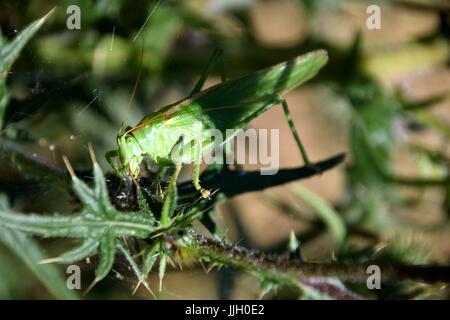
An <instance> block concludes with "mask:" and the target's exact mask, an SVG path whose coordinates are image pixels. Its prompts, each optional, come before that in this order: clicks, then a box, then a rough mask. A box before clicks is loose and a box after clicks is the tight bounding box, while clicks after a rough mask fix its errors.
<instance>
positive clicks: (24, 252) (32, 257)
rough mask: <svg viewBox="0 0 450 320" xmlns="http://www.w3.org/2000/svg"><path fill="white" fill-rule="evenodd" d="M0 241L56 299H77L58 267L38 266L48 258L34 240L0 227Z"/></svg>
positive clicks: (18, 232) (15, 231)
mask: <svg viewBox="0 0 450 320" xmlns="http://www.w3.org/2000/svg"><path fill="white" fill-rule="evenodd" d="M0 241H1V242H2V243H3V244H4V245H6V246H7V247H8V248H9V249H10V250H11V252H13V253H14V254H15V255H16V256H18V257H19V258H20V259H21V260H22V261H23V262H24V263H25V264H26V265H27V267H28V268H29V269H30V270H31V271H32V272H33V274H34V275H35V276H36V277H37V278H38V279H39V280H40V281H41V282H42V283H43V284H44V285H45V287H46V288H47V289H48V290H49V291H50V292H51V293H52V294H53V295H54V296H55V297H56V298H58V299H77V295H76V294H75V293H74V292H73V291H71V290H69V289H68V288H67V286H66V281H65V280H64V278H63V277H62V276H61V274H60V270H58V268H56V266H54V265H42V264H38V262H39V261H41V260H44V259H45V258H46V257H45V256H44V254H43V253H42V251H41V249H40V248H39V246H38V244H37V243H36V242H35V241H34V240H33V239H30V238H28V237H27V236H26V235H25V234H24V233H22V232H20V231H17V230H11V229H7V228H3V227H0Z"/></svg>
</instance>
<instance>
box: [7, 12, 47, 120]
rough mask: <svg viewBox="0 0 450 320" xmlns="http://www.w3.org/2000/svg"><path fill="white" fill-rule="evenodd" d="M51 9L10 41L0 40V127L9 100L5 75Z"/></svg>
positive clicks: (45, 19)
mask: <svg viewBox="0 0 450 320" xmlns="http://www.w3.org/2000/svg"><path fill="white" fill-rule="evenodd" d="M53 10H54V9H52V10H51V11H50V12H49V13H47V14H46V15H45V16H44V17H42V18H41V19H39V20H36V21H34V22H33V23H31V24H30V25H28V26H27V27H26V28H25V29H24V30H22V32H20V33H19V34H17V35H16V36H15V38H14V39H13V40H12V41H11V42H6V41H5V40H4V39H3V37H2V38H1V40H0V127H2V126H3V116H4V114H5V110H6V106H7V105H8V102H9V94H8V92H7V89H6V75H7V74H8V72H9V70H10V69H11V67H12V65H13V63H14V61H16V60H17V58H18V57H19V55H20V52H21V51H22V49H23V48H24V47H25V45H26V44H27V43H28V41H29V40H30V39H31V37H32V36H33V35H34V34H35V33H36V32H37V31H38V30H39V28H40V27H42V25H43V24H44V23H45V21H47V19H48V17H49V16H50V15H51V14H52V12H53Z"/></svg>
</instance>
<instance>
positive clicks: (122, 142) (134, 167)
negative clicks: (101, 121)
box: [117, 132, 143, 178]
mask: <svg viewBox="0 0 450 320" xmlns="http://www.w3.org/2000/svg"><path fill="white" fill-rule="evenodd" d="M117 146H118V147H119V148H118V152H119V158H120V163H121V164H122V166H123V168H124V169H125V171H126V173H127V174H128V175H130V176H131V177H133V178H137V177H138V175H139V171H140V164H141V162H142V159H143V156H142V149H141V146H140V145H139V142H138V141H137V139H136V138H135V137H134V136H133V134H132V133H127V132H125V133H123V134H122V133H119V134H118V135H117Z"/></svg>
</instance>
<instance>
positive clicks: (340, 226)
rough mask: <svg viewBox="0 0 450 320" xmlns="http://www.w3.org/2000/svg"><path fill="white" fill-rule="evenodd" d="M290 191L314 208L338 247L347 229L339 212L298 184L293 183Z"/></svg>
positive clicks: (342, 241) (343, 239)
mask: <svg viewBox="0 0 450 320" xmlns="http://www.w3.org/2000/svg"><path fill="white" fill-rule="evenodd" d="M292 191H293V192H294V193H295V194H296V195H297V196H299V197H300V198H302V199H303V200H304V201H305V202H306V203H307V204H308V205H310V206H311V207H312V208H314V209H315V210H316V212H317V214H318V215H319V216H320V218H321V219H322V220H323V221H324V223H325V224H326V225H327V227H328V230H330V232H331V234H332V235H333V237H334V239H335V241H336V244H337V246H338V247H340V246H341V245H342V244H343V243H344V241H345V236H346V232H347V231H346V228H345V224H344V221H343V220H342V218H341V217H340V215H339V213H338V212H336V211H335V210H334V209H333V208H332V207H331V206H330V205H328V203H326V202H325V201H324V200H323V199H322V198H321V197H319V196H318V195H317V194H315V193H313V192H312V191H310V190H308V189H306V188H305V187H303V186H301V185H299V184H297V185H295V186H294V187H293V188H292Z"/></svg>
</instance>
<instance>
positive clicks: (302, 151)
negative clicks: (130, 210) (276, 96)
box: [281, 99, 314, 167]
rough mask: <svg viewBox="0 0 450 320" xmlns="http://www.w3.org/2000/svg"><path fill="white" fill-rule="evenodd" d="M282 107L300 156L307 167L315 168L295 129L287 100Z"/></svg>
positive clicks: (283, 101)
mask: <svg viewBox="0 0 450 320" xmlns="http://www.w3.org/2000/svg"><path fill="white" fill-rule="evenodd" d="M281 105H282V106H283V111H284V115H285V116H286V120H287V122H288V124H289V128H290V130H291V133H292V136H293V137H294V140H295V143H296V144H297V147H298V149H299V151H300V154H301V156H302V158H303V161H304V162H305V166H307V167H314V165H313V163H312V162H311V161H310V160H309V157H308V154H307V153H306V149H305V147H304V145H303V143H302V140H301V139H300V135H299V134H298V131H297V129H296V127H295V124H294V120H293V119H292V115H291V113H290V111H289V106H288V104H287V102H286V100H285V99H281Z"/></svg>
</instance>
